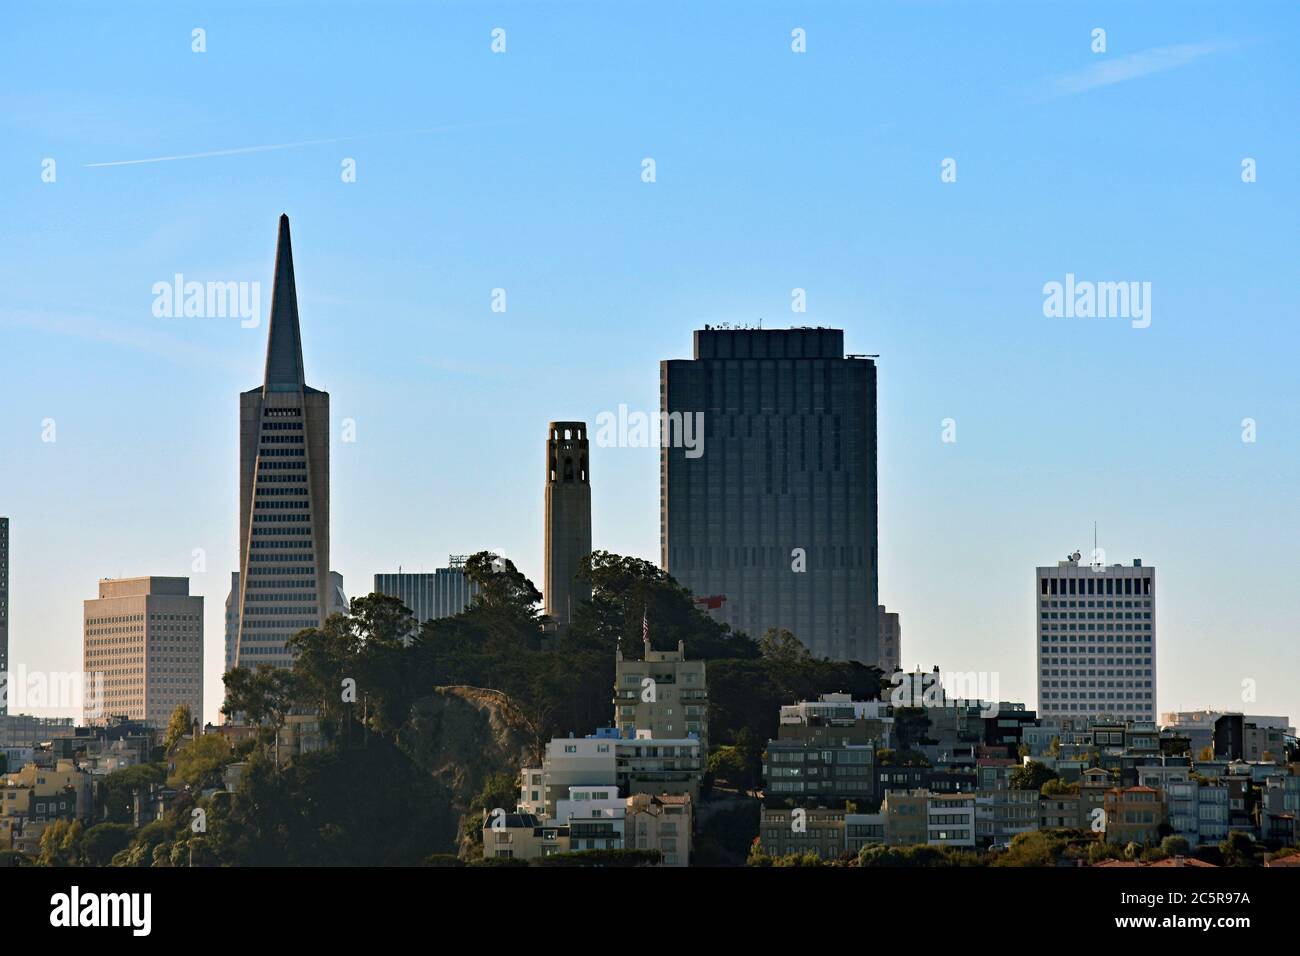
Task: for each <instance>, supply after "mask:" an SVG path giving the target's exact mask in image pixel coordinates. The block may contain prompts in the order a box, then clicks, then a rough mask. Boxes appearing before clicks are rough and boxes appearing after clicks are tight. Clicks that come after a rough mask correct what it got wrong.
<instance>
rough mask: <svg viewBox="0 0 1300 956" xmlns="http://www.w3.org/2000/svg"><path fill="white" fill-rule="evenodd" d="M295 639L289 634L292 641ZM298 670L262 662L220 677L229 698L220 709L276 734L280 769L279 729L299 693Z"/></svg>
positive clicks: (277, 765)
mask: <svg viewBox="0 0 1300 956" xmlns="http://www.w3.org/2000/svg"><path fill="white" fill-rule="evenodd" d="M330 620H331V621H333V620H334V618H333V617H332V618H331V619H330ZM326 623H327V624H328V623H329V622H326ZM295 637H297V635H295ZM293 640H294V639H293V638H290V643H292V642H293ZM296 667H297V664H296V662H295V668H296ZM295 672H296V671H289V670H285V669H283V668H279V667H275V666H274V665H272V664H265V663H263V664H258V665H257V667H256V669H254V670H249V669H248V668H246V667H236V668H233V669H232V670H229V671H227V672H226V674H225V676H223V677H222V678H221V679H222V681H223V682H224V683H225V685H226V702H225V703H224V704H222V706H221V712H222V713H223V714H225V715H226V716H227V717H232V718H242V719H244V720H247V721H248V722H249V723H250V724H253V725H255V726H259V727H265V728H267V729H268V731H269V732H270V733H271V734H273V735H274V736H273V740H274V744H275V766H276V768H277V769H278V768H279V766H280V729H281V728H282V727H284V723H285V720H286V719H287V718H288V716H289V712H290V711H291V710H292V708H293V705H294V701H295V699H296V697H297V693H296V691H297V682H296V680H295V676H294V675H295Z"/></svg>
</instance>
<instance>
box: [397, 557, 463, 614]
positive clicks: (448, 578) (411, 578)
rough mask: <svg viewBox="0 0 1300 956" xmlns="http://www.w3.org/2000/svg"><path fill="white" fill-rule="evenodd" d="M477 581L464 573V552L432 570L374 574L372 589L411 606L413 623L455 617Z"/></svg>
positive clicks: (461, 609)
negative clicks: (431, 571)
mask: <svg viewBox="0 0 1300 956" xmlns="http://www.w3.org/2000/svg"><path fill="white" fill-rule="evenodd" d="M478 591H479V588H478V585H477V584H475V583H474V582H473V581H471V580H470V579H469V576H468V575H466V574H465V556H464V555H458V554H453V555H450V556H449V557H448V558H447V567H445V568H438V569H436V570H435V571H434V572H433V573H432V574H423V573H421V574H409V573H403V572H401V571H399V572H397V573H396V574H391V573H390V574H376V575H375V593H376V594H387V595H388V596H389V597H395V598H397V599H398V600H399V601H401V602H402V603H403V604H405V605H406V606H407V607H408V608H410V610H411V614H412V615H413V616H414V617H415V623H416V624H417V625H420V624H423V623H424V622H425V621H436V620H439V619H440V618H444V617H455V616H456V615H457V614H459V613H461V612H462V611H464V610H465V609H466V608H467V607H469V605H470V602H471V601H473V600H474V597H475V595H477V594H478Z"/></svg>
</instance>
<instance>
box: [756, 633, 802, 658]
mask: <svg viewBox="0 0 1300 956" xmlns="http://www.w3.org/2000/svg"><path fill="white" fill-rule="evenodd" d="M758 649H759V651H760V652H761V653H762V655H763V656H764V657H765V658H768V659H769V660H773V661H782V662H785V663H795V662H798V661H806V660H808V659H809V658H810V657H811V656H812V655H811V654H809V653H808V648H806V647H805V646H804V644H803V642H802V641H801V640H799V638H797V637H795V636H794V634H793V633H791V632H790V631H789V630H787V629H786V628H784V627H782V628H775V627H769V628H768V629H767V630H766V631H765V632H764V633H763V636H762V637H760V638H759V639H758Z"/></svg>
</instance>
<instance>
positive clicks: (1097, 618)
mask: <svg viewBox="0 0 1300 956" xmlns="http://www.w3.org/2000/svg"><path fill="white" fill-rule="evenodd" d="M1035 584H1036V586H1035V588H1034V595H1035V601H1036V602H1037V613H1036V614H1035V617H1036V618H1037V619H1038V712H1039V713H1040V714H1042V715H1043V716H1045V717H1093V716H1097V715H1100V714H1105V715H1107V716H1112V717H1119V718H1126V719H1128V720H1152V721H1153V720H1155V719H1156V608H1155V602H1156V569H1155V568H1153V567H1149V566H1143V564H1142V561H1141V559H1134V561H1133V564H1132V565H1128V566H1126V565H1122V564H1111V565H1105V564H1101V563H1098V562H1096V561H1094V562H1092V563H1088V564H1080V563H1079V552H1077V551H1076V552H1075V553H1074V554H1073V555H1072V556H1071V557H1069V558H1066V559H1065V560H1064V561H1058V562H1057V563H1056V566H1055V567H1040V568H1038V569H1037V570H1036V572H1035Z"/></svg>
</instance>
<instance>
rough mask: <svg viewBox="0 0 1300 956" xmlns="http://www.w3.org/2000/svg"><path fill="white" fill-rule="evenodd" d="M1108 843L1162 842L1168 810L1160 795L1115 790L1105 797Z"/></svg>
mask: <svg viewBox="0 0 1300 956" xmlns="http://www.w3.org/2000/svg"><path fill="white" fill-rule="evenodd" d="M1102 807H1103V809H1104V810H1105V813H1106V816H1105V825H1106V830H1105V833H1106V842H1107V843H1117V844H1120V845H1127V844H1129V843H1139V844H1150V845H1154V844H1156V843H1159V842H1160V825H1161V824H1162V823H1164V822H1165V806H1164V803H1163V802H1162V801H1161V799H1160V791H1158V790H1154V789H1152V788H1151V787H1116V788H1114V789H1113V790H1110V791H1108V792H1107V794H1106V799H1105V802H1104V803H1103V805H1102Z"/></svg>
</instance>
